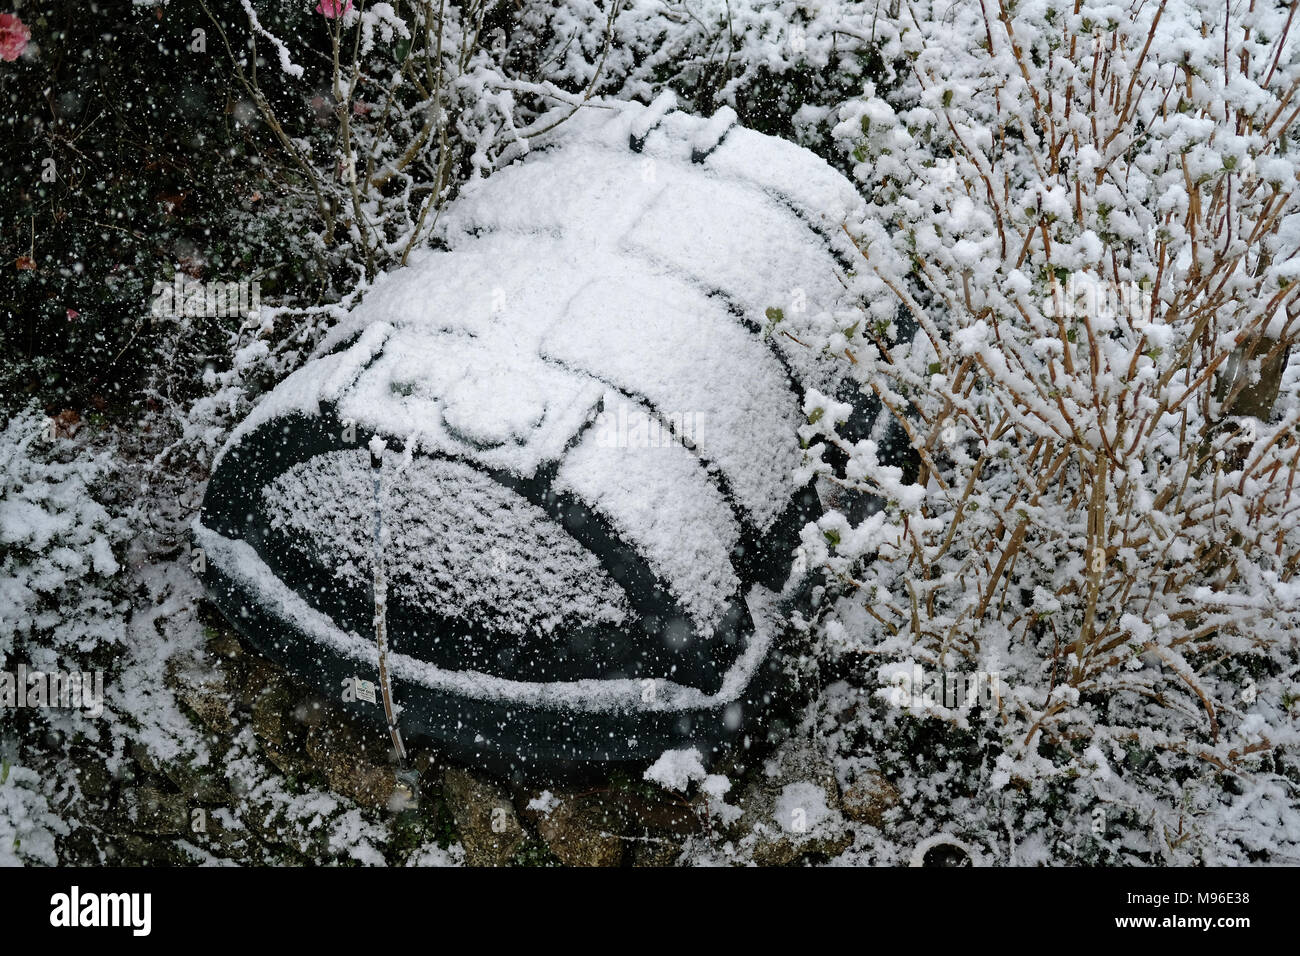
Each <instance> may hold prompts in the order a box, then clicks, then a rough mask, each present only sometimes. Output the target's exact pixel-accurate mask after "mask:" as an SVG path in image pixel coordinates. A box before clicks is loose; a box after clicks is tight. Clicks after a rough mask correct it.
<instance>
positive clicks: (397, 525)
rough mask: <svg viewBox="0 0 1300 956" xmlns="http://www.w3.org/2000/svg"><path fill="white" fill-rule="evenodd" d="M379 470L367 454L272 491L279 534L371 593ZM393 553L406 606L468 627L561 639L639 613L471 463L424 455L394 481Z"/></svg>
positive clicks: (297, 476) (268, 502) (297, 471)
mask: <svg viewBox="0 0 1300 956" xmlns="http://www.w3.org/2000/svg"><path fill="white" fill-rule="evenodd" d="M370 472H371V469H370V465H369V460H368V458H367V456H366V455H365V454H364V453H363V452H362V451H361V450H360V449H357V450H355V451H350V452H349V451H338V452H330V453H327V454H324V455H318V456H316V457H315V458H313V459H311V460H310V461H307V462H302V463H300V464H298V465H295V466H294V467H293V468H291V469H289V470H288V471H285V472H284V473H282V474H281V475H280V476H279V477H277V478H276V479H275V480H274V481H273V482H272V483H271V484H270V485H268V486H266V487H265V488H264V489H263V490H262V499H263V502H264V507H263V512H264V514H265V515H266V516H267V519H268V522H269V524H270V525H271V527H273V528H276V529H277V530H281V531H283V532H284V533H286V534H288V535H289V536H290V539H291V540H292V541H294V542H295V543H297V542H301V544H300V545H299V547H301V549H302V550H303V551H304V552H305V554H306V556H307V557H309V558H312V559H314V560H316V561H318V562H320V563H321V564H322V565H323V566H324V567H325V569H326V570H328V571H330V572H332V573H333V575H334V577H335V579H336V580H337V581H338V583H339V586H340V587H341V588H344V589H352V590H354V591H361V592H364V591H366V590H367V589H368V588H369V587H370V582H371V570H370V562H371V547H370V540H369V536H368V529H369V527H370V525H371V523H372V522H373V517H372V510H373V505H372V503H371V497H372V495H371V482H372V477H371V474H370ZM384 488H385V491H386V494H385V498H384V502H383V506H384V531H385V542H384V553H385V556H386V559H385V564H386V566H387V569H388V574H389V591H390V593H391V594H392V595H393V596H394V598H395V600H396V601H398V602H401V603H404V604H407V605H409V606H411V607H415V608H419V609H421V610H423V611H426V612H428V613H430V614H436V615H439V616H442V617H445V618H450V619H452V620H459V621H461V622H463V623H465V624H473V623H482V622H483V621H489V620H490V621H492V622H493V627H494V628H498V629H500V630H504V631H506V632H507V633H515V634H553V635H555V636H556V637H557V639H558V638H559V637H561V636H562V635H563V634H564V633H565V631H566V629H570V628H577V627H581V626H584V625H585V626H590V625H593V624H620V623H622V622H623V621H624V620H626V618H627V615H628V608H627V602H626V600H625V599H624V597H623V594H622V591H621V590H620V589H619V588H618V586H617V585H615V584H614V582H613V581H612V580H611V579H610V578H609V576H608V575H607V574H606V572H605V571H604V570H603V569H602V568H601V566H600V563H599V562H598V561H597V559H596V558H595V556H594V555H592V554H591V553H590V552H588V551H586V550H584V549H583V548H581V547H579V546H578V544H577V543H576V542H575V541H574V540H573V539H572V538H570V537H569V536H568V535H566V534H564V533H563V532H562V531H561V530H560V529H559V528H558V527H557V526H556V525H555V524H554V523H553V522H551V521H550V520H549V519H548V518H547V516H546V514H545V512H543V511H542V509H541V508H539V507H538V506H537V505H534V504H532V503H530V502H528V501H524V500H523V499H521V498H519V497H518V496H517V495H515V494H514V493H513V492H511V491H510V490H508V489H507V488H505V487H504V486H503V485H500V484H498V483H497V482H495V481H493V480H492V479H491V478H490V477H488V476H487V475H484V474H483V473H482V472H479V471H477V470H475V469H473V468H471V467H469V466H468V465H465V464H461V463H459V462H454V461H446V460H438V459H429V458H418V459H414V460H413V461H412V462H411V463H410V464H409V465H407V466H405V467H404V468H403V469H402V470H401V472H400V473H393V472H392V471H391V470H390V473H389V478H388V479H387V480H386V481H385V484H384Z"/></svg>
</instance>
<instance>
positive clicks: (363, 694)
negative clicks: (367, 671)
mask: <svg viewBox="0 0 1300 956" xmlns="http://www.w3.org/2000/svg"><path fill="white" fill-rule="evenodd" d="M352 680H353V683H354V684H355V685H356V690H357V700H364V701H367V702H369V703H371V704H373V703H374V702H375V682H374V681H369V680H362V679H361V678H360V677H354V678H352Z"/></svg>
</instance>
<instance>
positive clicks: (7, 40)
mask: <svg viewBox="0 0 1300 956" xmlns="http://www.w3.org/2000/svg"><path fill="white" fill-rule="evenodd" d="M324 2H325V3H329V2H330V0H324ZM347 2H348V6H349V7H350V6H351V5H352V0H347ZM31 38H32V31H31V30H29V29H27V25H26V24H24V23H23V21H21V20H19V19H18V17H17V16H16V15H15V14H12V13H0V60H7V61H8V62H10V63H12V62H13V61H14V60H16V59H18V58H19V57H20V56H22V55H23V50H25V49H27V41H28V40H30V39H31Z"/></svg>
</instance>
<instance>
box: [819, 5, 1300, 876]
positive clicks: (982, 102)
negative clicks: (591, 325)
mask: <svg viewBox="0 0 1300 956" xmlns="http://www.w3.org/2000/svg"><path fill="white" fill-rule="evenodd" d="M909 9H910V8H904V11H903V13H902V15H901V17H900V18H899V19H897V20H896V21H894V22H893V23H892V24H891V31H890V36H891V37H892V39H890V40H889V41H888V43H887V44H886V46H887V49H886V50H885V51H884V55H885V57H886V59H889V58H890V57H891V56H893V55H901V56H903V57H906V58H907V59H908V60H910V65H911V69H912V78H911V79H910V80H909V81H908V82H907V83H906V84H904V86H903V87H902V88H901V89H900V90H899V91H896V92H895V93H893V94H891V95H890V96H889V97H884V96H877V95H875V93H874V91H873V90H871V89H868V90H867V93H866V95H865V96H863V97H861V98H860V99H858V100H857V101H855V102H852V103H850V104H846V105H845V106H844V107H843V108H842V109H841V112H840V118H841V122H840V124H839V126H838V127H837V128H836V130H835V136H836V137H837V139H839V140H840V141H841V142H842V144H843V146H844V148H845V150H846V151H847V152H850V153H851V155H852V156H853V158H854V160H855V161H856V162H857V164H858V165H857V168H856V170H855V172H856V175H857V178H858V180H859V181H860V183H861V186H862V189H863V192H864V195H865V196H866V197H867V199H868V201H869V203H870V208H869V211H868V214H867V216H866V218H865V220H864V221H863V222H862V223H859V224H854V225H853V227H852V230H851V231H852V232H853V234H854V236H855V239H856V241H857V244H858V245H859V248H860V251H861V257H862V258H861V261H860V263H859V264H858V265H859V269H860V272H859V273H858V275H857V277H856V282H857V291H858V292H859V293H860V294H861V295H862V299H863V302H864V303H866V304H865V306H864V309H863V312H861V313H859V314H855V315H850V316H846V317H845V318H844V320H843V322H842V323H841V328H842V329H843V331H842V333H841V334H839V335H837V336H833V337H832V339H831V340H830V341H829V342H827V343H825V344H826V346H827V347H828V348H829V349H831V350H833V351H834V352H837V353H840V354H846V355H847V356H848V358H849V359H851V360H852V361H851V367H852V371H853V373H854V374H855V375H856V376H857V377H858V378H859V379H860V380H861V381H862V382H864V383H865V384H866V385H867V386H868V387H870V388H871V389H872V390H873V391H874V392H875V393H876V394H877V395H878V396H879V398H880V400H881V401H882V403H883V404H884V406H885V407H886V408H887V409H888V410H889V412H890V413H892V414H891V415H889V416H886V417H888V418H892V420H893V421H895V422H897V423H899V424H900V425H901V426H902V427H903V428H905V429H906V431H907V434H908V436H909V438H910V440H911V446H912V448H913V450H914V452H915V455H916V461H915V463H914V464H915V469H916V473H915V474H910V473H905V471H904V469H901V468H899V467H894V466H890V465H887V464H884V463H882V462H881V461H880V460H878V452H879V447H878V445H877V443H876V442H874V441H861V442H857V443H853V444H851V443H849V442H847V441H845V440H844V439H843V438H841V437H839V436H838V435H837V433H836V428H835V426H836V423H837V422H838V421H840V420H842V419H843V417H844V416H845V414H846V412H847V409H845V408H843V407H841V406H838V405H837V404H836V403H835V402H833V401H831V400H829V399H827V398H825V397H824V396H818V395H813V396H810V397H809V401H808V406H807V408H806V411H807V412H808V413H809V424H808V425H807V426H806V428H805V439H806V440H807V442H808V443H809V445H810V447H809V470H810V471H814V470H815V471H821V472H823V473H826V474H828V475H831V476H833V475H834V469H833V468H832V466H831V465H830V464H829V463H828V462H826V461H825V460H824V458H823V456H824V453H825V452H826V451H827V449H828V448H829V447H831V446H835V447H838V448H839V449H840V450H841V451H842V452H843V453H844V454H845V455H846V456H847V458H848V464H847V468H846V469H845V470H844V471H843V472H842V473H841V475H840V477H838V478H834V480H840V481H844V482H846V483H848V484H851V485H853V486H855V487H859V488H865V489H867V490H869V491H871V492H873V493H874V494H876V495H878V496H879V498H880V499H881V501H882V507H881V509H880V510H878V511H877V512H876V513H874V514H872V515H871V516H869V517H868V518H866V519H865V520H863V521H860V522H857V523H854V522H852V521H850V520H849V519H848V518H847V517H846V516H844V515H842V514H838V513H835V514H831V515H828V516H827V517H826V518H824V519H823V520H822V521H820V522H819V523H818V524H817V525H816V526H810V527H809V528H808V529H806V530H805V534H804V538H803V546H804V548H805V550H806V552H807V555H808V557H809V558H810V560H813V561H815V562H818V563H820V564H821V565H822V566H823V567H824V568H825V569H826V571H827V574H828V579H829V580H830V582H831V583H832V584H833V586H835V587H836V588H837V589H838V591H839V592H840V593H841V594H843V595H844V597H843V599H842V601H841V606H840V613H839V614H838V615H837V616H834V617H832V619H831V620H829V621H828V622H827V624H826V626H825V628H824V645H825V646H824V649H825V651H826V653H827V654H828V655H829V656H831V657H838V656H841V655H847V656H849V657H858V658H865V659H867V660H871V661H874V667H875V668H876V670H877V673H878V675H879V677H880V679H881V681H882V684H884V685H885V686H882V688H881V689H880V691H879V693H880V694H881V695H882V696H886V697H887V696H889V695H891V694H892V695H893V696H892V698H891V699H893V700H894V702H896V703H897V702H899V694H898V692H899V690H900V689H903V688H906V687H911V686H912V685H911V681H910V674H911V669H912V668H913V667H914V666H919V667H921V668H922V669H923V671H924V672H927V673H945V672H947V673H952V672H984V673H985V674H993V675H997V676H998V678H999V680H998V681H997V683H996V684H995V685H994V686H995V691H996V692H995V694H994V697H993V699H992V701H991V702H990V703H988V704H987V706H985V707H983V708H982V709H981V710H980V711H978V713H980V714H981V716H982V719H984V720H987V721H989V722H990V724H991V726H992V728H993V732H994V733H995V734H996V736H997V738H998V739H999V740H1000V753H999V756H998V757H997V761H996V768H995V770H994V772H993V773H992V775H991V777H990V783H991V784H992V785H993V787H994V788H995V789H1000V788H1002V787H1006V786H1008V785H1010V786H1016V787H1033V786H1036V785H1038V784H1040V783H1042V781H1044V780H1056V781H1058V782H1059V781H1063V780H1065V781H1068V780H1070V779H1072V778H1080V779H1081V780H1082V781H1083V782H1084V784H1085V789H1088V788H1091V789H1092V791H1093V793H1094V794H1095V796H1094V797H1089V799H1100V800H1102V801H1103V802H1104V803H1114V804H1117V805H1121V806H1128V807H1134V806H1135V805H1139V804H1141V805H1140V806H1139V807H1138V808H1137V809H1139V810H1140V811H1141V813H1142V814H1145V816H1146V818H1147V820H1148V823H1149V824H1150V828H1151V831H1152V832H1153V833H1154V834H1155V835H1156V838H1155V839H1153V841H1152V843H1153V845H1157V844H1159V845H1161V852H1165V851H1168V852H1172V850H1171V849H1170V848H1171V847H1175V846H1177V845H1180V843H1179V841H1178V840H1177V838H1176V837H1175V835H1174V834H1175V833H1176V828H1175V825H1174V823H1173V817H1174V816H1175V815H1177V811H1178V805H1177V804H1178V800H1179V799H1180V796H1179V794H1180V792H1181V789H1182V787H1183V786H1184V785H1185V784H1186V782H1187V781H1188V780H1190V779H1191V778H1193V777H1207V776H1208V777H1210V778H1213V779H1218V778H1217V777H1215V775H1216V774H1222V775H1224V776H1225V777H1233V778H1234V779H1236V780H1237V781H1238V783H1239V782H1240V781H1242V780H1247V781H1252V782H1254V783H1259V782H1261V781H1263V780H1266V779H1268V777H1269V775H1270V774H1273V773H1275V772H1279V771H1282V770H1283V769H1284V764H1283V762H1281V761H1282V758H1281V757H1280V756H1279V755H1278V752H1279V751H1280V750H1282V749H1284V748H1288V747H1294V745H1295V744H1296V742H1297V740H1298V734H1297V724H1296V718H1297V710H1296V706H1295V705H1296V701H1297V699H1300V684H1298V683H1297V679H1296V675H1297V660H1298V655H1297V645H1296V636H1295V635H1296V634H1297V633H1300V579H1298V578H1297V577H1296V572H1297V570H1298V569H1300V528H1298V527H1297V520H1296V519H1297V515H1298V514H1300V481H1298V480H1297V479H1298V478H1300V475H1298V474H1297V471H1298V470H1300V400H1297V397H1296V392H1297V385H1300V368H1297V366H1296V364H1295V363H1292V364H1291V365H1290V366H1288V365H1287V357H1288V355H1289V354H1290V353H1291V351H1292V346H1293V345H1294V344H1295V341H1296V338H1297V334H1298V333H1300V306H1298V305H1297V295H1296V290H1297V289H1298V288H1300V285H1297V284H1296V281H1295V280H1296V278H1297V276H1298V274H1300V257H1298V256H1297V246H1298V245H1300V212H1298V210H1300V200H1298V199H1297V196H1296V192H1295V189H1296V165H1295V158H1294V157H1295V152H1294V150H1295V147H1294V143H1293V140H1294V137H1295V133H1296V117H1297V108H1298V106H1297V102H1296V100H1295V93H1296V90H1297V85H1296V84H1297V81H1298V79H1300V64H1298V63H1297V61H1296V60H1295V59H1294V57H1293V56H1288V55H1287V51H1288V49H1289V47H1288V32H1287V28H1288V25H1289V24H1288V8H1287V6H1286V5H1284V4H1281V3H1266V4H1259V5H1255V6H1252V8H1251V11H1250V12H1249V13H1247V12H1246V11H1244V10H1242V11H1238V10H1236V9H1234V8H1231V7H1230V8H1229V9H1228V11H1227V15H1228V17H1229V20H1228V22H1227V23H1225V22H1224V16H1225V10H1224V8H1223V7H1222V5H1217V6H1216V5H1213V4H1209V3H1202V2H1199V0H1191V2H1161V3H1158V4H1133V5H1131V6H1126V7H1116V6H1114V5H1109V4H1108V5H1097V4H1091V3H1086V2H1084V3H1079V4H1076V3H1074V2H1061V0H1034V2H1021V3H1014V2H1011V0H1003V2H1001V3H993V4H981V5H976V4H958V5H954V6H953V7H952V8H951V9H950V10H949V12H948V17H950V18H952V22H951V23H949V22H945V19H944V18H937V19H935V18H931V19H924V18H922V19H918V20H913V19H912V18H911V15H910V14H909V13H908V10H909ZM923 13H924V10H922V14H923ZM1208 37H1213V38H1214V39H1212V40H1211V39H1209V38H1208ZM1279 386H1280V389H1279ZM1279 391H1280V395H1281V399H1280V400H1279V401H1276V402H1275V400H1274V396H1275V395H1277V394H1279ZM900 672H903V673H907V674H909V680H907V681H899V680H896V678H897V677H898V675H899V673H900ZM890 684H892V685H893V686H892V687H891V686H889V685H890ZM902 702H903V703H904V705H905V706H906V707H908V708H909V710H910V712H911V713H913V714H917V715H926V716H931V717H937V718H939V719H941V720H944V721H948V722H950V723H951V724H952V725H953V726H954V727H957V728H968V727H971V726H972V715H973V713H975V712H973V711H972V709H971V706H970V702H969V701H968V702H967V703H965V704H964V705H963V706H960V707H958V706H953V705H954V700H952V699H948V700H945V699H944V697H943V695H942V694H938V695H935V694H929V695H927V694H924V693H912V694H910V695H903V698H902ZM945 703H946V704H947V705H948V706H945ZM1148 760H1152V762H1151V763H1149V764H1148V763H1147V761H1148ZM1139 765H1142V766H1144V767H1145V769H1144V771H1143V777H1144V778H1145V782H1141V781H1140V782H1138V783H1136V784H1135V781H1134V774H1133V773H1132V772H1131V771H1132V769H1133V768H1135V767H1137V766H1139ZM1290 773H1291V775H1292V777H1293V778H1294V776H1295V771H1294V769H1292V770H1291V771H1290ZM1135 785H1136V786H1137V787H1138V789H1139V790H1141V789H1146V790H1149V791H1158V790H1160V789H1161V788H1162V787H1166V786H1168V787H1169V790H1168V793H1166V794H1165V798H1164V799H1162V801H1157V802H1156V803H1153V804H1151V805H1149V806H1148V805H1145V804H1142V800H1141V798H1140V796H1139V795H1137V793H1136V791H1135V790H1134V789H1133V788H1134V786H1135ZM1237 785H1238V784H1233V786H1237ZM1279 785H1280V786H1281V787H1282V788H1283V790H1285V789H1287V788H1292V789H1293V788H1294V787H1295V782H1294V779H1293V780H1291V781H1288V780H1281V781H1280V784H1279ZM1212 789H1215V790H1217V792H1219V793H1220V794H1221V795H1222V794H1223V793H1224V792H1225V791H1224V789H1223V784H1222V783H1220V784H1218V785H1216V786H1215V787H1213V788H1212ZM1225 799H1226V798H1225ZM1085 805H1086V804H1085ZM1135 812H1136V811H1135ZM1152 814H1154V818H1153V817H1152ZM1180 820H1181V817H1180ZM1178 830H1181V823H1180V824H1179V826H1178ZM1247 842H1248V841H1247Z"/></svg>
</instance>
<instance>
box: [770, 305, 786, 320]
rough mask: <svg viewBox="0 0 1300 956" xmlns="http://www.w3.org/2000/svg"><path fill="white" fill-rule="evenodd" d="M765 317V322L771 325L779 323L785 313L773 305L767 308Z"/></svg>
mask: <svg viewBox="0 0 1300 956" xmlns="http://www.w3.org/2000/svg"><path fill="white" fill-rule="evenodd" d="M766 315H767V320H768V321H769V322H772V323H776V322H780V321H781V320H782V319H784V318H785V313H784V312H782V311H781V310H780V309H778V308H777V307H776V306H774V305H770V306H768V308H767V313H766Z"/></svg>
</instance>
